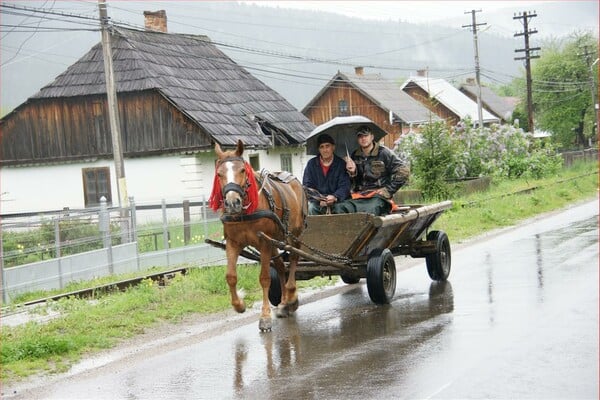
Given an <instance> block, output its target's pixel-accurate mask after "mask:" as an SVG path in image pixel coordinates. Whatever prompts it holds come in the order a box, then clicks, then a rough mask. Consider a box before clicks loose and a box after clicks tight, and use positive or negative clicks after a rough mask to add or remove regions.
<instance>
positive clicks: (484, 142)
mask: <svg viewBox="0 0 600 400" xmlns="http://www.w3.org/2000/svg"><path fill="white" fill-rule="evenodd" d="M420 128H421V129H420V132H418V133H417V132H413V133H410V134H406V135H403V136H402V137H401V138H400V139H399V140H398V142H397V151H401V152H404V153H405V154H406V155H407V157H408V159H409V160H410V161H411V168H412V174H413V177H414V179H413V180H414V181H415V182H417V184H418V186H421V187H427V186H431V185H436V186H439V182H430V181H429V179H430V178H432V177H431V172H430V171H429V170H431V169H433V170H435V171H438V173H437V175H436V176H435V177H436V179H441V178H443V179H444V180H446V181H451V180H459V179H465V178H475V177H481V176H493V177H499V178H519V177H530V178H541V177H544V176H548V175H551V174H554V173H556V172H557V171H558V170H559V169H560V168H561V167H562V157H560V155H559V154H557V153H556V150H555V148H554V147H553V146H552V144H551V143H550V142H545V141H544V139H535V138H534V137H533V135H531V134H530V133H528V132H525V131H524V130H523V129H521V128H518V127H515V126H512V125H497V124H494V125H491V126H489V127H484V128H483V129H479V128H477V127H473V124H472V122H471V121H470V120H468V119H466V120H463V121H461V122H460V123H459V124H457V125H456V126H454V127H451V128H448V127H447V126H446V125H443V124H429V125H423V126H421V127H420ZM424 147H426V149H424ZM433 148H435V151H433ZM426 150H427V151H426ZM432 154H437V155H436V157H432ZM436 160H438V161H439V162H442V163H443V164H442V165H433V164H432V163H435V162H436ZM440 171H442V172H440Z"/></svg>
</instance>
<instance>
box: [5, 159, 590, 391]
mask: <svg viewBox="0 0 600 400" xmlns="http://www.w3.org/2000/svg"><path fill="white" fill-rule="evenodd" d="M531 188H535V189H534V190H530V191H528V192H522V193H521V194H513V193H517V192H520V191H523V190H525V189H531ZM597 193H598V164H597V163H586V164H578V165H576V166H575V167H572V168H569V169H565V170H563V171H562V172H561V173H560V175H558V176H556V177H553V178H547V179H542V180H536V181H524V180H515V181H501V182H493V183H492V185H491V188H490V190H488V191H486V192H484V193H476V194H473V195H470V196H466V197H461V198H456V199H452V200H453V207H452V208H451V209H449V210H447V211H445V212H444V213H443V214H442V216H441V217H440V218H439V219H438V220H437V221H436V222H435V224H434V229H441V230H444V231H445V232H446V233H447V234H448V236H449V238H450V241H451V243H459V242H460V241H463V240H466V239H468V238H471V237H474V236H477V235H479V234H481V233H483V232H486V231H489V230H491V229H496V228H501V227H506V226H510V225H514V224H517V223H518V222H519V221H521V220H523V219H526V218H529V217H532V216H535V215H538V214H541V213H544V212H547V211H552V210H556V209H561V208H564V207H566V206H568V205H571V204H573V203H576V202H578V201H582V200H586V199H592V198H594V197H595V196H597ZM258 273H259V268H258V266H256V265H240V266H239V267H238V288H243V290H244V292H245V301H246V305H247V307H251V306H252V304H253V303H254V302H257V301H260V299H261V290H260V289H259V283H258ZM134 276H135V274H134ZM125 277H131V274H129V275H128V276H120V277H116V278H115V277H112V278H110V277H109V278H102V279H97V280H94V281H93V282H79V283H76V284H73V285H70V286H69V287H68V288H66V289H65V292H67V291H72V290H75V289H77V288H84V287H90V286H92V285H99V284H102V283H109V282H110V281H115V280H120V279H124V278H125ZM333 282H335V281H331V280H328V279H327V278H314V279H311V280H308V281H299V282H298V286H299V288H300V290H303V289H307V288H312V287H322V286H325V285H329V284H331V283H333ZM56 293H57V292H52V294H56ZM49 294H50V293H47V292H38V293H34V294H29V295H23V296H21V297H20V298H19V299H17V300H18V301H26V300H30V299H32V298H40V297H46V296H48V295H49ZM229 301H230V300H229V292H228V289H227V285H226V283H225V268H224V267H223V266H216V267H209V268H193V269H191V271H190V273H189V274H187V275H185V276H176V277H175V278H174V279H173V280H172V281H170V283H169V284H168V285H167V286H158V285H157V283H153V282H152V281H151V280H146V281H144V283H143V284H141V285H139V286H136V287H133V288H130V289H128V290H127V291H125V292H116V293H112V294H100V295H99V296H97V297H96V298H95V299H94V301H93V302H90V301H88V300H81V299H77V298H68V299H63V300H60V301H56V302H52V303H51V304H49V305H47V306H41V307H40V308H39V309H38V312H39V313H47V312H50V311H59V312H60V315H61V316H60V317H58V318H56V319H53V320H51V321H49V322H46V323H37V322H30V323H27V324H26V325H22V326H17V327H8V326H2V327H1V337H0V340H1V342H0V358H1V363H2V369H1V371H0V378H1V379H2V382H4V383H7V382H10V381H14V380H17V379H22V378H24V377H27V376H30V375H32V374H36V373H56V372H61V371H65V370H67V369H68V368H69V366H70V365H72V364H73V363H74V362H76V361H77V360H79V359H81V358H82V357H85V356H86V355H89V354H93V353H94V352H97V351H100V350H102V349H107V348H110V347H113V346H115V345H116V344H118V343H119V342H120V341H122V340H124V339H127V338H130V337H133V336H135V335H138V334H140V333H143V332H145V331H146V330H147V329H152V328H153V326H155V325H156V324H158V323H160V322H165V321H166V322H173V323H176V322H178V321H180V320H181V319H182V318H183V317H185V316H189V315H193V314H209V313H214V312H218V311H223V310H227V309H230V307H231V306H230V302H229Z"/></svg>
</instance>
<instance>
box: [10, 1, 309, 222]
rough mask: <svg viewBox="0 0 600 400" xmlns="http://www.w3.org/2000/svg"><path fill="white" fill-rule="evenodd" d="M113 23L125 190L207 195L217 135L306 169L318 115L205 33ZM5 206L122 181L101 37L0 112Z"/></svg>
mask: <svg viewBox="0 0 600 400" xmlns="http://www.w3.org/2000/svg"><path fill="white" fill-rule="evenodd" d="M144 14H145V16H146V30H134V29H126V28H122V27H117V26H113V27H111V31H110V32H111V34H110V36H111V44H112V46H111V47H112V54H113V66H114V74H115V80H116V91H117V102H118V112H119V117H120V118H119V119H120V131H121V139H122V144H121V148H122V151H123V157H124V169H125V171H126V173H125V176H126V181H127V192H128V195H130V196H133V197H134V198H135V199H136V202H137V203H138V204H140V203H142V202H152V203H156V202H160V200H161V199H168V200H169V199H173V200H180V199H191V198H194V199H196V200H201V199H202V198H203V197H205V198H208V196H209V194H210V190H211V186H212V179H213V175H214V159H215V156H214V152H213V147H214V144H215V143H219V144H220V145H222V146H225V147H227V146H233V145H235V143H236V142H237V140H238V139H241V140H242V141H243V142H244V144H245V146H246V149H247V150H246V152H245V157H248V158H249V159H250V162H251V163H252V165H253V167H254V168H255V169H261V168H267V169H270V170H288V171H290V172H292V173H294V174H297V175H299V174H301V173H302V170H303V167H304V165H305V160H304V158H306V157H307V156H306V155H305V151H304V141H305V138H306V137H307V136H308V134H309V133H310V132H311V131H312V130H313V129H314V125H313V124H312V123H311V122H310V121H309V120H308V119H307V118H306V117H305V116H304V115H303V114H302V113H300V112H299V111H297V110H296V109H295V108H294V107H293V106H292V105H291V104H290V103H289V102H288V101H287V100H286V99H284V98H283V97H282V96H281V95H280V94H279V93H277V92H275V91H274V90H273V89H271V88H269V87H268V86H266V85H265V84H264V83H263V82H262V81H260V80H259V79H256V78H255V77H254V76H252V75H251V74H250V73H249V72H248V71H246V70H245V69H244V68H242V67H241V66H240V65H238V64H236V63H235V62H234V61H233V60H232V59H231V58H229V57H228V56H227V55H225V54H224V53H223V52H222V51H220V50H219V49H218V48H217V47H216V46H215V45H214V44H213V43H211V40H210V39H209V38H208V37H206V36H200V35H189V34H171V33H167V29H166V15H165V13H164V11H158V12H145V13H144ZM0 129H1V132H2V133H1V142H0V180H1V182H2V192H3V196H2V198H1V199H2V203H1V205H0V206H1V212H2V213H3V214H6V213H18V212H25V211H44V210H56V209H62V208H63V207H65V206H66V207H70V208H84V207H89V206H96V205H98V202H99V199H100V198H101V197H102V196H104V197H106V198H107V199H108V200H109V203H110V202H111V201H112V202H113V203H116V200H117V198H118V196H116V195H114V194H113V191H114V190H116V189H115V188H116V186H117V184H118V182H116V180H115V179H114V177H115V176H116V174H115V169H114V163H113V146H112V138H111V133H110V123H109V114H108V105H107V94H106V84H105V75H104V64H103V53H102V46H101V44H100V43H98V44H97V45H96V46H94V47H93V48H92V49H91V50H90V51H89V52H88V53H87V54H85V55H84V56H83V57H82V58H80V59H79V60H78V61H77V62H75V63H74V64H73V65H71V66H70V67H68V68H67V70H66V71H65V72H64V73H62V74H61V75H59V76H58V77H57V78H56V79H55V80H54V81H53V82H51V83H50V84H48V85H47V86H45V87H43V88H42V89H40V91H39V92H37V93H36V94H34V95H33V96H31V97H30V98H29V99H28V100H27V101H25V102H24V103H23V104H21V105H19V106H18V107H17V108H16V109H14V110H13V111H12V112H10V113H9V114H7V115H5V116H4V117H3V118H2V119H1V120H0Z"/></svg>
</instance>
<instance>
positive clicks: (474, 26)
mask: <svg viewBox="0 0 600 400" xmlns="http://www.w3.org/2000/svg"><path fill="white" fill-rule="evenodd" d="M476 12H481V10H471V11H465V14H469V13H470V14H471V25H463V26H462V27H463V28H471V31H472V32H473V47H474V48H475V81H476V82H477V114H478V117H479V129H482V128H483V107H482V105H481V77H480V73H479V72H480V68H479V46H478V44H477V27H478V26H480V25H487V23H486V22H484V23H482V24H478V23H477V21H476V19H475V13H476Z"/></svg>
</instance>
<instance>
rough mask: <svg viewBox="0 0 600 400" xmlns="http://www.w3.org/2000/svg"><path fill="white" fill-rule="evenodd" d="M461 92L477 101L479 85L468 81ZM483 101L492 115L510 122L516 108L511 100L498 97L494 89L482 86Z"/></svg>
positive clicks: (460, 88) (462, 86)
mask: <svg viewBox="0 0 600 400" xmlns="http://www.w3.org/2000/svg"><path fill="white" fill-rule="evenodd" d="M459 90H460V91H461V92H463V93H465V94H466V95H467V96H469V97H470V98H471V99H475V101H477V91H478V90H477V84H476V83H475V82H474V80H470V79H468V80H467V82H466V83H463V84H461V85H460V87H459ZM481 101H482V103H483V106H484V107H485V108H486V109H488V110H489V111H490V112H491V113H492V114H494V115H495V116H497V117H498V118H500V119H501V120H504V121H509V120H510V119H511V117H512V113H513V111H514V110H515V106H514V105H513V104H511V102H510V100H508V99H506V98H504V97H501V96H498V95H497V94H496V93H494V91H493V90H492V89H490V88H489V87H487V86H483V85H482V86H481Z"/></svg>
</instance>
